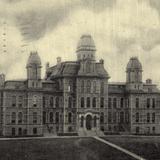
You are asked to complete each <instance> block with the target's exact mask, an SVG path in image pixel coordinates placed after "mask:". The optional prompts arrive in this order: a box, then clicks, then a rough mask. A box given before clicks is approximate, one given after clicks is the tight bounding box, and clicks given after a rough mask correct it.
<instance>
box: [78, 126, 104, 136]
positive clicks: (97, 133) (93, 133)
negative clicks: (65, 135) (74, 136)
mask: <svg viewBox="0 0 160 160" xmlns="http://www.w3.org/2000/svg"><path fill="white" fill-rule="evenodd" d="M78 135H79V136H81V137H93V136H100V137H102V136H104V133H103V132H102V131H100V130H85V129H83V128H80V129H79V131H78Z"/></svg>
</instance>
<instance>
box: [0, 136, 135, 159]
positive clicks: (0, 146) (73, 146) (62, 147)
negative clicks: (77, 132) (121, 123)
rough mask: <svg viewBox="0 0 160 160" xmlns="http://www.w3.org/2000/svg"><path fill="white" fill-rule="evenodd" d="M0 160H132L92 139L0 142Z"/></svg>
mask: <svg viewBox="0 0 160 160" xmlns="http://www.w3.org/2000/svg"><path fill="white" fill-rule="evenodd" d="M0 160H133V158H132V157H130V156H128V155H126V154H124V153H122V152H120V151H118V150H116V149H114V148H111V147H110V146H108V145H106V144H103V143H101V142H99V141H97V140H95V139H93V138H57V139H30V140H9V141H0Z"/></svg>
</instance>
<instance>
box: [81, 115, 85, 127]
mask: <svg viewBox="0 0 160 160" xmlns="http://www.w3.org/2000/svg"><path fill="white" fill-rule="evenodd" d="M83 123H84V117H83V116H82V117H81V127H83Z"/></svg>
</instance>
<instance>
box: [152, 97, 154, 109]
mask: <svg viewBox="0 0 160 160" xmlns="http://www.w3.org/2000/svg"><path fill="white" fill-rule="evenodd" d="M152 108H155V98H153V99H152Z"/></svg>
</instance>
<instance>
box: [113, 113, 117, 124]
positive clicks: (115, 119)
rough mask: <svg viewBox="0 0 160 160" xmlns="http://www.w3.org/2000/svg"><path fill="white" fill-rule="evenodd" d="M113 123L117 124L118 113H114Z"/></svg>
mask: <svg viewBox="0 0 160 160" xmlns="http://www.w3.org/2000/svg"><path fill="white" fill-rule="evenodd" d="M113 122H114V123H116V122H117V113H116V112H114V113H113Z"/></svg>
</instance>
